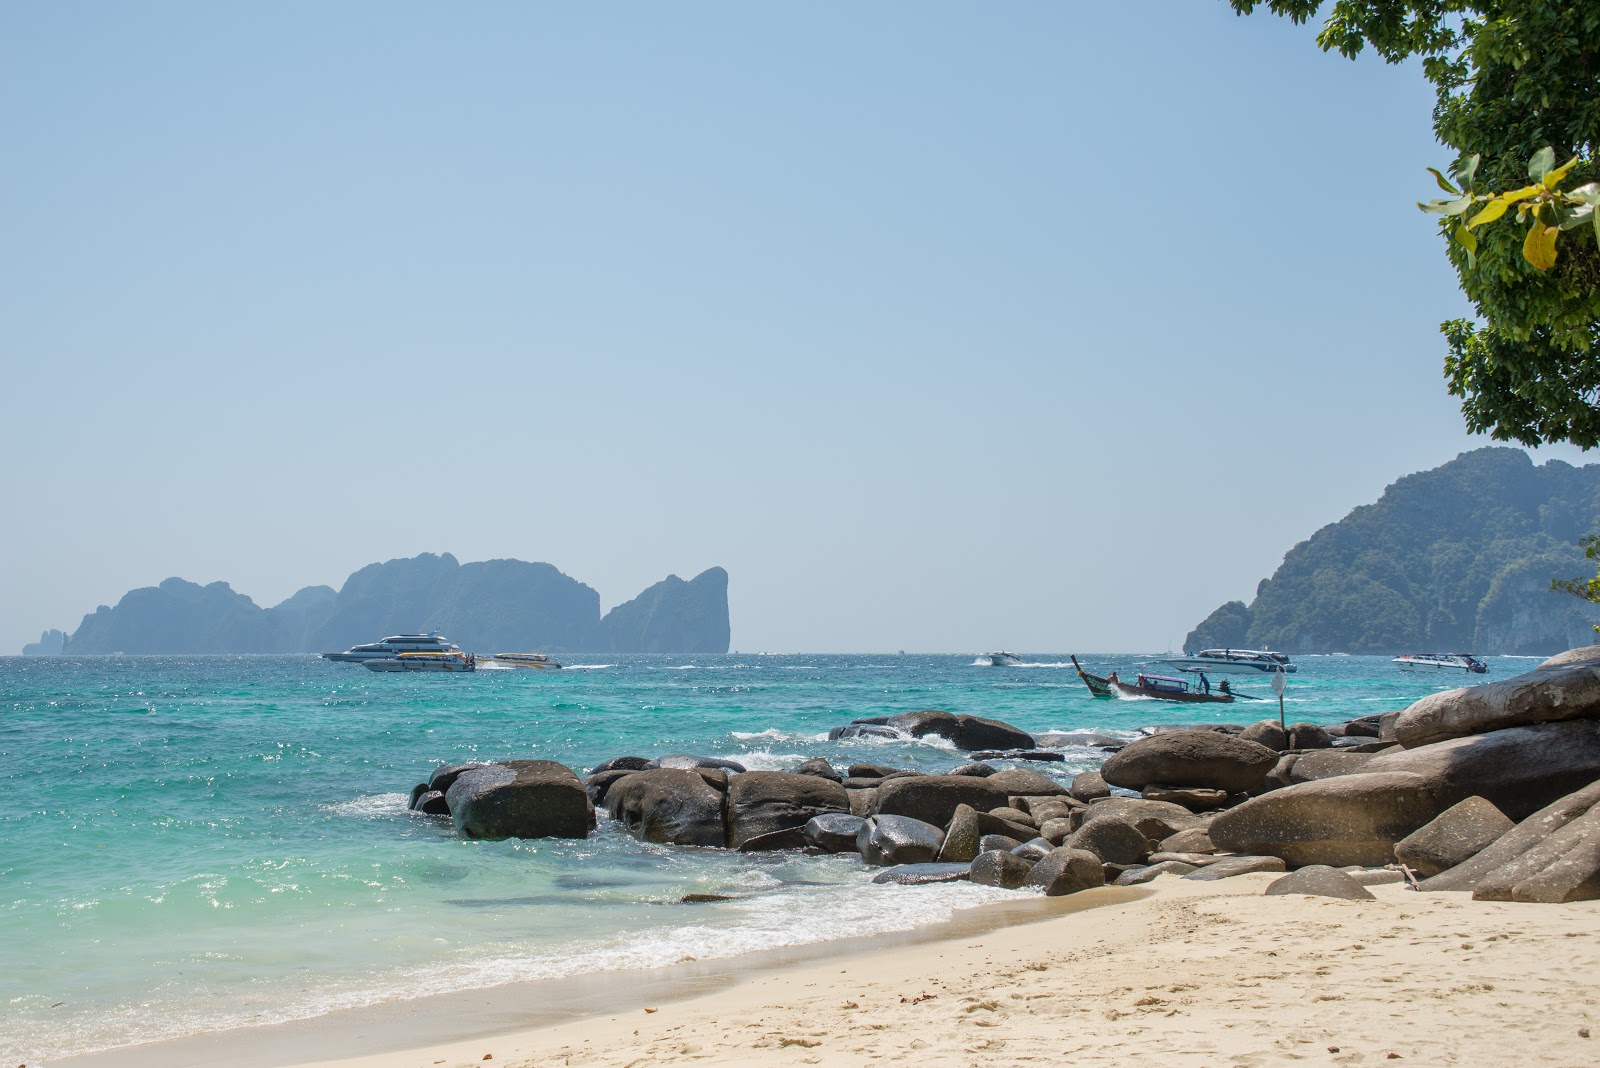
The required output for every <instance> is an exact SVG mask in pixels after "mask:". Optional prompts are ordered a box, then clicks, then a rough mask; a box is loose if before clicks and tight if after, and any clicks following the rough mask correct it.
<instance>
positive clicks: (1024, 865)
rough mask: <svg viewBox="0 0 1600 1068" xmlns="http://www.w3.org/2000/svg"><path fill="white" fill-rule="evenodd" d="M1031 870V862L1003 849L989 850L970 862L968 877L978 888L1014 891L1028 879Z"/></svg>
mask: <svg viewBox="0 0 1600 1068" xmlns="http://www.w3.org/2000/svg"><path fill="white" fill-rule="evenodd" d="M1032 870H1033V862H1032V861H1029V860H1024V859H1023V858H1022V857H1019V856H1017V855H1016V854H1015V853H1011V852H1009V851H1007V850H1003V849H990V850H986V851H984V852H982V853H979V854H978V856H977V859H975V860H974V861H973V862H972V871H971V874H970V875H969V876H968V878H970V879H971V880H972V881H973V882H975V883H977V884H978V885H979V886H999V887H1003V888H1005V889H1007V890H1015V889H1016V888H1017V887H1019V886H1021V885H1022V882H1023V880H1024V879H1026V878H1027V877H1028V872H1030V871H1032Z"/></svg>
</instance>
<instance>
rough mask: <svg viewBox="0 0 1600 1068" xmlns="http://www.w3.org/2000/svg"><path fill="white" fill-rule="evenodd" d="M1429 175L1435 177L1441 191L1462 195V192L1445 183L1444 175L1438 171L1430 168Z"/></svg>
mask: <svg viewBox="0 0 1600 1068" xmlns="http://www.w3.org/2000/svg"><path fill="white" fill-rule="evenodd" d="M1428 173H1429V174H1431V175H1433V180H1434V181H1436V182H1438V183H1439V188H1440V189H1443V190H1444V191H1445V192H1446V193H1454V194H1455V195H1456V196H1460V195H1461V190H1459V189H1457V188H1456V187H1455V186H1453V185H1451V184H1450V183H1449V182H1447V181H1445V180H1444V175H1442V174H1440V173H1439V172H1438V171H1437V170H1435V169H1434V168H1432V167H1429V168H1428Z"/></svg>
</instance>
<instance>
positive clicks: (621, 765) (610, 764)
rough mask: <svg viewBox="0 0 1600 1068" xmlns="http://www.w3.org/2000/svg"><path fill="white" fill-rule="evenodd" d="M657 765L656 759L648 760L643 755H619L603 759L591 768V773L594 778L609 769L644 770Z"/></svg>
mask: <svg viewBox="0 0 1600 1068" xmlns="http://www.w3.org/2000/svg"><path fill="white" fill-rule="evenodd" d="M656 766H657V764H656V762H655V761H654V760H647V759H646V758H644V757H642V756H619V757H612V758H611V759H610V760H602V761H601V762H600V763H598V764H596V765H595V766H594V767H593V768H592V769H591V770H590V772H589V775H590V777H591V778H592V777H594V776H596V775H602V774H604V773H605V772H608V771H644V770H646V769H648V768H653V767H656Z"/></svg>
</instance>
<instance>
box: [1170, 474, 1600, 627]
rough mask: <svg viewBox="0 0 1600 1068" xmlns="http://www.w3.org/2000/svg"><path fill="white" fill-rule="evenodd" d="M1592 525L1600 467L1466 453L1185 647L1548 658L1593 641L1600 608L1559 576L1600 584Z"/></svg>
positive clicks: (1398, 486)
mask: <svg viewBox="0 0 1600 1068" xmlns="http://www.w3.org/2000/svg"><path fill="white" fill-rule="evenodd" d="M1597 517H1600V465H1589V466H1585V467H1572V466H1571V465H1569V464H1565V463H1562V462H1560V461H1559V460H1551V461H1549V462H1548V463H1545V464H1544V465H1542V466H1539V467H1535V466H1534V464H1533V461H1532V460H1531V459H1529V457H1528V454H1527V453H1525V452H1523V451H1521V450H1520V449H1506V448H1488V449H1478V450H1476V451H1474V452H1469V453H1463V454H1462V455H1460V456H1458V457H1457V458H1456V459H1454V460H1452V461H1451V462H1449V463H1447V464H1444V465H1443V466H1441V467H1437V468H1435V469H1433V470H1431V471H1423V472H1421V473H1419V474H1415V475H1408V476H1406V477H1405V478H1402V479H1400V480H1399V481H1398V482H1396V483H1394V484H1393V485H1392V486H1390V487H1389V488H1388V489H1386V490H1385V491H1384V493H1383V496H1382V497H1381V498H1380V499H1379V500H1378V501H1377V502H1376V503H1375V504H1368V505H1362V506H1361V507H1359V508H1356V509H1355V510H1354V511H1352V512H1351V513H1350V514H1349V515H1347V516H1345V517H1344V518H1343V519H1341V520H1340V521H1339V522H1337V523H1333V524H1330V525H1328V526H1326V527H1324V528H1322V529H1321V530H1319V531H1317V532H1316V533H1315V534H1313V535H1312V536H1311V537H1310V538H1309V539H1307V540H1306V541H1303V542H1301V543H1300V544H1299V545H1296V546H1295V547H1294V548H1293V549H1291V550H1289V552H1288V554H1287V555H1286V556H1285V557H1284V559H1283V564H1282V565H1281V566H1280V567H1279V568H1278V570H1277V571H1276V572H1275V573H1274V574H1273V576H1272V577H1271V578H1270V579H1266V580H1264V581H1263V582H1262V583H1261V584H1260V585H1259V586H1258V587H1257V588H1256V597H1255V600H1254V601H1253V602H1252V603H1251V604H1250V605H1249V606H1248V607H1246V606H1245V605H1244V604H1243V603H1242V602H1239V601H1230V602H1229V603H1228V604H1226V605H1224V606H1222V607H1221V608H1219V609H1217V611H1216V612H1213V613H1212V614H1211V615H1210V616H1209V617H1207V619H1206V620H1205V621H1204V622H1202V623H1201V624H1200V625H1199V626H1197V627H1196V628H1195V629H1194V630H1193V631H1191V632H1190V634H1189V636H1188V638H1186V639H1185V641H1184V648H1185V649H1189V650H1194V649H1200V648H1213V647H1216V646H1227V645H1232V646H1240V645H1245V646H1269V647H1271V648H1275V649H1282V650H1284V651H1286V652H1291V653H1296V652H1298V653H1331V652H1348V653H1400V652H1419V651H1434V652H1461V651H1470V652H1476V653H1480V654H1497V653H1505V654H1523V655H1540V654H1546V653H1552V652H1558V651H1560V650H1562V649H1566V648H1570V647H1572V646H1573V645H1575V644H1576V645H1583V644H1589V643H1591V642H1592V641H1593V631H1591V630H1589V626H1590V624H1591V623H1593V622H1595V621H1596V619H1597V618H1600V611H1597V610H1596V608H1595V606H1593V605H1590V604H1587V603H1585V602H1583V601H1580V600H1578V599H1577V598H1575V597H1571V596H1569V595H1566V594H1561V593H1553V592H1551V590H1550V580H1551V579H1552V578H1572V577H1574V576H1578V575H1583V574H1585V573H1586V572H1587V573H1588V574H1591V575H1592V574H1593V572H1594V567H1593V564H1592V562H1590V561H1587V560H1585V558H1584V555H1583V552H1582V551H1581V550H1580V549H1579V548H1578V546H1577V540H1578V539H1579V538H1580V537H1582V536H1583V535H1585V534H1588V533H1591V532H1595V531H1597V530H1600V523H1597Z"/></svg>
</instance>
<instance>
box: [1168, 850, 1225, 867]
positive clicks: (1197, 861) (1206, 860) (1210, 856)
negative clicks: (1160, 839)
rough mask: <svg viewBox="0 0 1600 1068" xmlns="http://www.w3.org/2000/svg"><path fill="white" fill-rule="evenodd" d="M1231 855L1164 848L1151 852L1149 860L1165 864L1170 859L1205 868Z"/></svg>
mask: <svg viewBox="0 0 1600 1068" xmlns="http://www.w3.org/2000/svg"><path fill="white" fill-rule="evenodd" d="M1229 856H1232V854H1224V855H1220V856H1219V855H1218V854H1216V853H1179V852H1176V851H1174V850H1169V849H1163V850H1160V851H1159V852H1155V853H1151V854H1150V857H1149V861H1150V863H1151V864H1165V863H1166V862H1168V861H1176V862H1178V863H1179V864H1187V865H1189V866H1190V867H1194V868H1204V867H1206V866H1207V865H1209V864H1215V863H1216V862H1217V861H1219V860H1226V859H1227V858H1228V857H1229Z"/></svg>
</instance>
